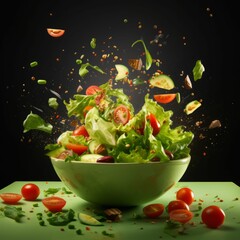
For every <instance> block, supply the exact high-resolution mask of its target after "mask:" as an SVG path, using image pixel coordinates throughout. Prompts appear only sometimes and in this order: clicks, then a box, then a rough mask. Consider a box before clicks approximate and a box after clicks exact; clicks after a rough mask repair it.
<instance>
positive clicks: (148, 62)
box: [132, 39, 152, 70]
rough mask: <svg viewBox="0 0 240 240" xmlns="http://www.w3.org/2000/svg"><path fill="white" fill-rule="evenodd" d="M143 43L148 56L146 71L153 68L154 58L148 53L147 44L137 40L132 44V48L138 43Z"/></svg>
mask: <svg viewBox="0 0 240 240" xmlns="http://www.w3.org/2000/svg"><path fill="white" fill-rule="evenodd" d="M139 42H140V43H142V45H143V47H144V51H145V56H146V62H145V65H146V70H148V69H149V68H150V67H151V66H152V56H151V54H150V52H149V51H148V49H147V47H146V45H145V43H144V41H143V40H141V39H140V40H137V41H135V42H134V43H133V44H132V47H133V46H134V45H135V44H136V43H139Z"/></svg>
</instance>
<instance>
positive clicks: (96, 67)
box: [79, 63, 105, 77]
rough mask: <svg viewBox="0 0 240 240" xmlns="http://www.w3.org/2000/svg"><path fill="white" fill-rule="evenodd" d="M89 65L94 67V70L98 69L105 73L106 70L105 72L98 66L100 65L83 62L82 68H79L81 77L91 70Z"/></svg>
mask: <svg viewBox="0 0 240 240" xmlns="http://www.w3.org/2000/svg"><path fill="white" fill-rule="evenodd" d="M88 67H91V68H93V69H94V70H96V71H98V72H100V73H102V74H105V72H104V71H103V70H102V69H101V68H100V67H98V66H93V65H91V64H90V63H83V64H81V67H80V69H79V75H80V76H81V77H84V76H85V75H86V74H87V73H88V72H89V70H88V69H87V68H88Z"/></svg>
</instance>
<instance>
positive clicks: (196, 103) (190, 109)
mask: <svg viewBox="0 0 240 240" xmlns="http://www.w3.org/2000/svg"><path fill="white" fill-rule="evenodd" d="M201 105H202V104H201V103H200V102H199V101H198V100H193V101H191V102H190V103H188V104H187V105H186V107H185V109H184V112H185V113H186V114H187V115H189V114H191V113H193V112H194V111H195V110H196V109H197V108H199V107H200V106H201Z"/></svg>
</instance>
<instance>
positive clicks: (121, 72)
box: [115, 64, 129, 81]
mask: <svg viewBox="0 0 240 240" xmlns="http://www.w3.org/2000/svg"><path fill="white" fill-rule="evenodd" d="M115 68H116V70H117V72H118V73H117V75H116V77H115V80H116V81H119V80H123V79H124V78H126V77H128V74H129V70H128V68H127V67H126V66H125V65H122V64H115Z"/></svg>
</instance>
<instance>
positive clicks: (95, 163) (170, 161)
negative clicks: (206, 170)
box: [50, 154, 191, 166]
mask: <svg viewBox="0 0 240 240" xmlns="http://www.w3.org/2000/svg"><path fill="white" fill-rule="evenodd" d="M50 159H51V161H52V162H63V163H73V164H79V165H103V166H104V165H107V166H113V165H144V164H155V165H164V164H169V163H179V164H180V163H182V164H183V163H188V162H190V160H191V155H190V154H189V155H187V156H185V157H183V158H181V159H176V160H169V161H163V162H161V161H160V162H140V163H139V162H114V163H99V162H81V161H74V160H73V161H69V162H65V161H64V160H63V159H60V158H55V157H50Z"/></svg>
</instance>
